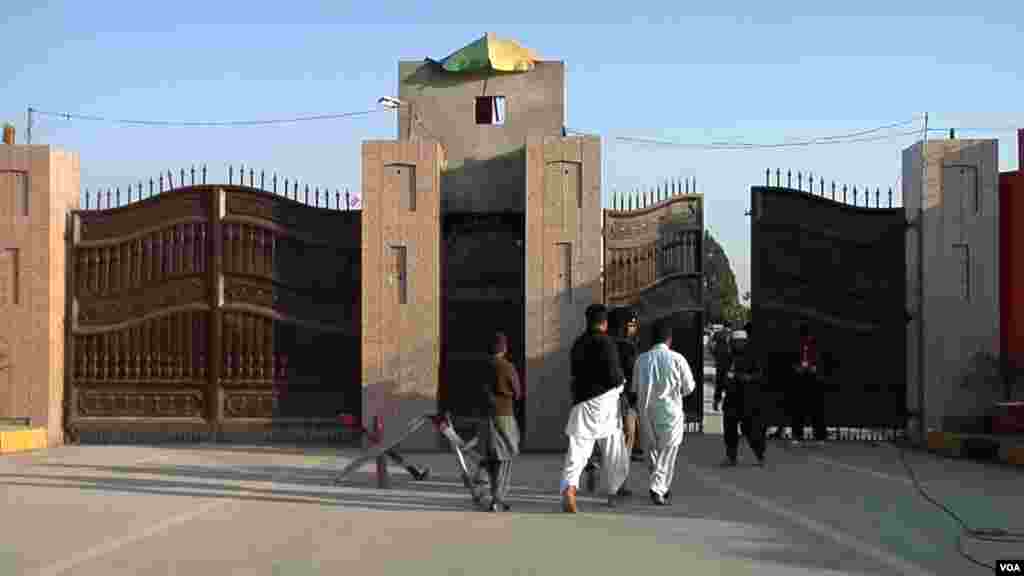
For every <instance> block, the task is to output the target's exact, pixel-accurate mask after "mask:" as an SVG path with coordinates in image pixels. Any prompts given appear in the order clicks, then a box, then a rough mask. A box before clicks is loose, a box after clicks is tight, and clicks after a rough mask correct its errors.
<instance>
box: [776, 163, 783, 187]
mask: <svg viewBox="0 0 1024 576" xmlns="http://www.w3.org/2000/svg"><path fill="white" fill-rule="evenodd" d="M775 187H776V188H781V187H782V169H781V168H776V169H775Z"/></svg>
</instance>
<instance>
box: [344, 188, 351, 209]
mask: <svg viewBox="0 0 1024 576" xmlns="http://www.w3.org/2000/svg"><path fill="white" fill-rule="evenodd" d="M351 209H352V202H351V201H350V200H349V194H348V188H345V210H351Z"/></svg>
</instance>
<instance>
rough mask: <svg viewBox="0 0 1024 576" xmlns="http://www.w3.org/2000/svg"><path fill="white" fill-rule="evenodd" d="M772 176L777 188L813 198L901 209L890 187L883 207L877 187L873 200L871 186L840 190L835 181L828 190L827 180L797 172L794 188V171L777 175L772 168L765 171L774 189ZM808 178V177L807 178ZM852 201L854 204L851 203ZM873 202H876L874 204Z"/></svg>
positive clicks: (777, 171)
mask: <svg viewBox="0 0 1024 576" xmlns="http://www.w3.org/2000/svg"><path fill="white" fill-rule="evenodd" d="M772 176H774V177H775V185H774V187H775V188H788V189H790V190H794V191H798V192H803V193H805V194H810V195H812V196H820V197H822V198H828V199H830V200H834V201H836V202H842V203H843V204H852V205H853V206H858V207H862V208H883V207H884V208H899V206H898V205H895V204H893V189H892V187H889V194H888V206H882V189H881V187H878V186H876V187H875V190H874V194H873V196H874V198H872V190H871V188H870V187H869V186H864V187H861V188H858V187H857V186H848V185H846V184H843V185H842V188H840V187H839V186H838V185H837V184H836V181H835V180H832V181H831V187H830V188H828V189H826V182H825V179H824V178H822V177H820V176H818V177H817V178H816V177H815V175H814V174H813V173H812V172H808V173H806V175H805V174H804V173H803V172H800V171H798V172H796V186H795V187H794V186H793V171H792V170H787V171H786V172H785V174H783V173H782V170H781V169H779V168H776V169H775V173H774V174H773V173H772V170H771V168H767V169H765V171H764V180H765V186H768V187H772ZM783 176H785V180H786V182H785V185H783V182H782V180H783ZM805 176H806V177H805ZM850 200H852V202H851V201H850ZM872 200H874V202H873V203H872Z"/></svg>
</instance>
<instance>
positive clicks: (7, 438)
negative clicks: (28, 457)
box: [0, 428, 48, 454]
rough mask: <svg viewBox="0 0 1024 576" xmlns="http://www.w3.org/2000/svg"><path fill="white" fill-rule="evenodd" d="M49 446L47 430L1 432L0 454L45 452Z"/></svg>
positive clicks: (32, 429)
mask: <svg viewBox="0 0 1024 576" xmlns="http://www.w3.org/2000/svg"><path fill="white" fill-rule="evenodd" d="M47 446H48V442H47V438H46V428H26V429H24V430H0V454H14V453H15V452H28V451H30V450H43V449H44V448H46V447H47Z"/></svg>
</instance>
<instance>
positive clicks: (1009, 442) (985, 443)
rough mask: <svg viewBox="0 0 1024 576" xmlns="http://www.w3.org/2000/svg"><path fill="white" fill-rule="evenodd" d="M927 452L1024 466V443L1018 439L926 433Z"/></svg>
mask: <svg viewBox="0 0 1024 576" xmlns="http://www.w3.org/2000/svg"><path fill="white" fill-rule="evenodd" d="M928 450H929V451H930V452H934V453H936V454H941V455H943V456H948V457H951V458H967V459H970V460H984V461H998V462H1002V463H1004V464H1010V465H1013V466H1024V442H1022V440H1021V439H1019V438H1001V437H999V436H989V435H982V434H958V433H954V432H934V431H933V432H929V433H928Z"/></svg>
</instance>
